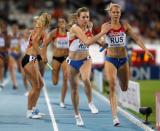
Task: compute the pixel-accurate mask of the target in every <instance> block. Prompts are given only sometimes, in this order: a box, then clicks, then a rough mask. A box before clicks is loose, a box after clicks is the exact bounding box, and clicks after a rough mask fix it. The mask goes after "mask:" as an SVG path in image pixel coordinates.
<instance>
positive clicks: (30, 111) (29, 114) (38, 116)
mask: <svg viewBox="0 0 160 131" xmlns="http://www.w3.org/2000/svg"><path fill="white" fill-rule="evenodd" d="M26 117H27V118H29V119H40V118H41V117H42V116H40V115H37V114H36V113H35V112H33V111H32V110H28V111H27V113H26Z"/></svg>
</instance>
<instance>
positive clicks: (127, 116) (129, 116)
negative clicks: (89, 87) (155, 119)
mask: <svg viewBox="0 0 160 131" xmlns="http://www.w3.org/2000/svg"><path fill="white" fill-rule="evenodd" d="M93 92H94V94H95V95H97V96H98V97H99V98H101V99H102V100H104V101H106V102H107V104H108V105H109V106H110V102H109V100H108V99H107V98H106V97H105V96H103V95H102V94H100V93H99V92H98V91H96V90H93ZM117 109H118V111H119V112H120V113H121V114H122V115H123V116H124V117H126V118H127V119H128V120H129V121H131V122H132V123H134V124H135V125H137V126H138V127H140V128H142V129H144V130H145V131H154V130H153V129H152V128H150V127H149V126H147V125H145V124H144V123H143V122H142V121H140V120H138V119H137V118H135V117H134V116H133V115H131V114H130V113H128V112H127V111H125V110H124V109H122V108H120V107H119V106H118V108H117Z"/></svg>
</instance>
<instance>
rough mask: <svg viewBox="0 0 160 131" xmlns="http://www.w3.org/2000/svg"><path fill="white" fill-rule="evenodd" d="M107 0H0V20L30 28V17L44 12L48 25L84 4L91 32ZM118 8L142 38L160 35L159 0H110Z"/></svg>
mask: <svg viewBox="0 0 160 131" xmlns="http://www.w3.org/2000/svg"><path fill="white" fill-rule="evenodd" d="M110 2H111V0H0V20H4V21H6V22H7V23H8V24H9V25H10V26H12V25H13V24H15V23H17V24H18V25H19V27H20V28H25V27H31V26H32V20H33V17H34V16H36V15H39V14H40V13H41V12H44V11H47V12H49V13H51V14H52V18H53V19H52V23H51V27H54V26H55V25H56V19H57V18H58V17H60V16H63V15H67V16H68V15H69V14H71V13H74V12H75V11H76V9H77V8H79V7H82V6H87V7H88V8H89V9H90V12H91V19H92V21H93V23H94V29H93V31H94V33H95V34H96V33H97V32H99V31H100V27H101V24H102V23H104V22H105V21H107V19H108V16H107V13H106V12H105V11H104V9H105V7H106V6H107V5H108V4H109V3H110ZM112 2H113V3H118V4H120V5H121V7H122V17H123V19H127V20H128V21H129V23H130V24H131V25H132V26H133V28H134V30H135V32H137V33H140V34H141V35H142V36H143V37H144V38H146V39H152V40H155V39H159V38H160V0H112Z"/></svg>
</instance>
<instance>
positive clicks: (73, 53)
mask: <svg viewBox="0 0 160 131" xmlns="http://www.w3.org/2000/svg"><path fill="white" fill-rule="evenodd" d="M87 56H89V52H88V51H82V52H77V51H70V52H69V58H70V59H73V60H82V59H85V58H86V57H87Z"/></svg>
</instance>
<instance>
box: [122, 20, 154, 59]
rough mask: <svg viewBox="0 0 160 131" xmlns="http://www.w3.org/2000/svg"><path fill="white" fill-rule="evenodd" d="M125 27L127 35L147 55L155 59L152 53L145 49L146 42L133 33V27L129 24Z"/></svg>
mask: <svg viewBox="0 0 160 131" xmlns="http://www.w3.org/2000/svg"><path fill="white" fill-rule="evenodd" d="M125 26H126V28H127V33H128V34H129V35H130V36H131V38H132V39H133V40H134V41H135V42H136V43H137V44H138V45H139V46H140V47H141V48H142V49H143V50H144V51H145V53H146V54H147V55H148V56H149V57H151V58H152V59H153V55H152V53H150V52H149V51H148V49H147V48H146V47H145V45H144V42H143V41H142V39H141V38H140V37H139V36H138V35H136V34H135V33H134V32H133V31H132V28H131V26H130V25H129V24H128V23H126V24H125Z"/></svg>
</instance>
